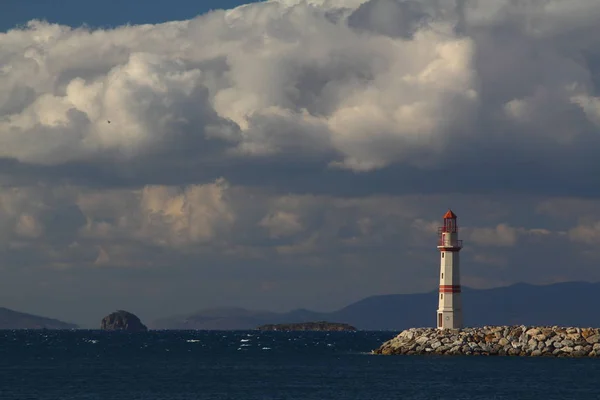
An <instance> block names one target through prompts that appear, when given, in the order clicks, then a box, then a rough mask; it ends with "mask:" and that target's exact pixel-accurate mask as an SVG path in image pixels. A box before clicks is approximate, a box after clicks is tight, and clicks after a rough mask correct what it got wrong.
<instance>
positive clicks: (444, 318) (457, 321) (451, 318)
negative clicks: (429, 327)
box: [437, 309, 463, 329]
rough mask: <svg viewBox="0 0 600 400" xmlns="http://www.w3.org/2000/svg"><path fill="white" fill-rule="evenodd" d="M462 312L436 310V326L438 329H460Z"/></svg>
mask: <svg viewBox="0 0 600 400" xmlns="http://www.w3.org/2000/svg"><path fill="white" fill-rule="evenodd" d="M462 327H463V323H462V312H461V310H456V309H455V310H452V311H445V310H438V312H437V328H438V329H462Z"/></svg>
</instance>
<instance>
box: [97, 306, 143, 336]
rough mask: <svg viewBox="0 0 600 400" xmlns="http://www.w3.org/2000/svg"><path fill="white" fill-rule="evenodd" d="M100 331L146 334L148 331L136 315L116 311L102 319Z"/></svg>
mask: <svg viewBox="0 0 600 400" xmlns="http://www.w3.org/2000/svg"><path fill="white" fill-rule="evenodd" d="M100 329H101V330H103V331H128V332H146V331H147V330H148V328H147V327H146V325H144V324H142V321H140V319H139V318H138V317H137V316H136V315H134V314H132V313H130V312H128V311H124V310H118V311H115V312H113V313H110V314H108V315H107V316H106V317H104V318H102V322H101V323H100Z"/></svg>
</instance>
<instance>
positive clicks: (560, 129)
mask: <svg viewBox="0 0 600 400" xmlns="http://www.w3.org/2000/svg"><path fill="white" fill-rule="evenodd" d="M83 3H84V2H80V1H64V2H63V4H62V6H61V8H58V7H55V8H51V7H49V6H48V5H47V4H48V2H42V1H33V0H31V1H18V2H17V1H16V0H8V4H9V7H8V10H9V12H8V13H3V14H2V16H1V17H0V30H3V31H4V33H1V34H0V185H2V190H1V191H0V260H2V261H1V262H0V306H4V307H8V308H12V309H15V310H19V311H25V312H30V313H35V314H40V315H45V316H50V317H54V318H59V319H62V320H67V321H72V322H75V323H79V324H81V325H82V326H85V327H96V326H97V325H98V324H99V322H100V320H101V318H102V317H103V316H104V315H106V314H108V313H110V312H111V311H114V310H115V309H126V310H128V311H131V312H134V313H136V314H137V315H138V316H140V318H141V319H142V320H143V321H144V322H150V321H152V320H153V319H156V318H159V317H165V316H171V315H175V314H184V313H189V312H193V311H196V310H200V309H205V308H213V307H221V306H239V307H246V308H251V309H263V310H273V311H286V310H290V309H294V308H309V309H313V310H319V311H330V310H335V309H337V308H340V307H343V306H345V305H347V304H349V303H351V302H354V301H357V300H360V299H362V298H364V297H367V296H370V295H377V294H390V293H414V292H424V291H432V290H435V288H436V287H437V284H438V281H437V276H438V270H439V259H438V257H439V255H438V254H437V251H436V247H435V246H436V231H437V226H438V225H440V224H441V223H442V220H441V219H442V216H443V215H444V213H445V212H446V210H447V209H448V208H452V210H454V212H455V213H456V214H457V215H458V223H459V226H460V235H461V238H462V239H463V240H464V245H465V246H464V249H463V251H462V252H461V268H462V276H461V279H462V283H463V285H466V286H470V287H474V288H489V287H497V286H504V285H509V284H512V283H516V282H528V283H533V284H549V283H555V282H564V281H575V280H577V281H598V280H600V269H599V268H598V262H599V261H600V250H599V245H600V202H599V201H598V197H599V195H600V185H599V182H600V178H598V177H599V176H600V161H599V158H598V150H599V149H600V90H599V88H600V86H599V85H600V26H598V24H597V21H598V20H599V18H600V2H598V1H597V0H546V1H536V0H523V1H521V2H514V1H511V0H486V1H476V0H419V1H416V0H415V1H400V0H311V1H300V0H276V1H266V2H261V3H254V4H249V5H245V6H242V7H239V8H235V9H233V8H231V9H227V10H218V9H216V8H217V7H216V6H214V5H213V6H211V5H210V4H209V3H208V2H206V3H205V2H202V4H203V8H198V7H197V4H199V3H200V2H191V1H188V2H184V1H171V2H150V3H147V2H143V4H148V6H142V2H141V1H140V2H133V1H130V2H125V3H121V4H122V5H121V6H119V5H117V3H116V2H114V4H113V5H112V6H111V4H112V3H111V2H110V1H104V2H93V1H91V2H85V3H86V6H85V7H84V6H83V5H82V4H83ZM193 3H195V4H196V5H194V4H193ZM218 4H219V5H221V6H222V7H225V3H224V2H219V3H218ZM235 6H236V4H234V3H229V4H227V7H235ZM211 8H214V9H215V10H214V11H209V10H210V9H211ZM108 9H111V10H112V11H110V12H109V11H108ZM28 21H29V22H28ZM83 23H85V24H87V25H86V26H82V24H83ZM126 23H128V25H123V24H126ZM16 26H18V27H17V28H15V27H16Z"/></svg>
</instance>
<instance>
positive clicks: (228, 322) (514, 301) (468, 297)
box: [151, 282, 600, 331]
mask: <svg viewBox="0 0 600 400" xmlns="http://www.w3.org/2000/svg"><path fill="white" fill-rule="evenodd" d="M598 293H600V283H587V282H567V283H557V284H553V285H545V286H537V285H529V284H524V283H519V284H515V285H511V286H506V287H499V288H493V289H481V290H479V289H470V288H466V287H463V293H462V298H463V314H464V320H465V325H467V326H472V327H475V326H484V325H517V324H525V325H562V326H586V327H587V326H592V327H600V316H598V314H597V312H596V308H595V306H594V304H595V299H596V296H597V294H598ZM437 296H438V294H437V291H432V292H429V293H418V294H392V295H383V296H371V297H367V298H366V299H363V300H360V301H358V302H356V303H353V304H350V305H348V306H346V307H344V308H342V309H340V310H337V311H334V312H331V313H319V312H314V311H309V310H294V311H290V312H287V313H274V312H268V311H251V310H246V309H243V308H223V309H210V310H202V311H199V312H197V313H194V314H191V315H188V316H179V317H171V318H164V319H161V320H158V321H156V322H155V323H153V324H151V327H152V328H153V329H208V330H215V329H222V330H230V329H254V328H255V327H257V326H260V325H266V324H284V323H301V322H310V321H336V322H341V323H347V324H350V325H352V326H355V327H356V328H357V329H360V330H392V331H399V330H403V329H406V328H410V327H429V326H434V325H435V316H436V312H435V311H436V309H437V303H438V298H437Z"/></svg>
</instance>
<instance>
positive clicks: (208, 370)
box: [0, 330, 600, 400]
mask: <svg viewBox="0 0 600 400" xmlns="http://www.w3.org/2000/svg"><path fill="white" fill-rule="evenodd" d="M395 334H396V332H364V331H358V332H261V331H150V332H146V333H124V332H102V331H92V330H90V331H86V330H73V331H49V330H48V331H0V400H12V399H19V400H72V399H73V400H74V399H78V400H79V399H81V400H84V399H85V400H121V399H122V400H136V399H139V400H142V399H143V400H158V399H164V400H193V399H207V400H208V399H210V400H221V399H223V400H224V399H228V400H275V399H277V400H279V399H281V400H288V399H302V400H326V399H343V400H349V399H352V400H362V399H378V400H385V399H415V400H417V399H435V400H441V399H448V400H450V399H452V400H457V399H460V400H475V399H495V400H500V399H506V400H509V399H510V400H517V399H519V400H527V399H531V400H533V399H535V400H552V399H557V400H558V399H560V400H564V399H568V400H578V399H582V400H583V399H585V400H590V399H600V359H569V358H525V357H486V356H445V357H444V356H381V355H373V354H371V353H370V352H371V350H372V349H375V348H377V347H378V346H379V345H380V344H381V343H382V342H384V341H385V340H388V339H390V338H392V337H393V336H395Z"/></svg>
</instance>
